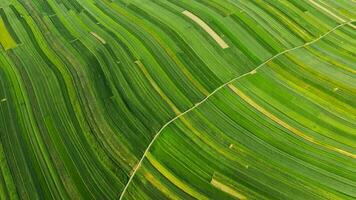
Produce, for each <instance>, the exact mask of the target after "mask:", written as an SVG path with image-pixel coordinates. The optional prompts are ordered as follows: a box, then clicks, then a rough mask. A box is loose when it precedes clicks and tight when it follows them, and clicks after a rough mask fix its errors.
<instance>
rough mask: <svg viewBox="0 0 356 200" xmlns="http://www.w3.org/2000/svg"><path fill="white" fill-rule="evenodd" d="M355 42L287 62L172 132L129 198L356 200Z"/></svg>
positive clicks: (228, 91)
mask: <svg viewBox="0 0 356 200" xmlns="http://www.w3.org/2000/svg"><path fill="white" fill-rule="evenodd" d="M354 34H355V31H354V30H353V29H352V28H351V27H350V26H343V27H340V28H339V29H337V30H335V31H334V32H332V33H330V34H328V35H327V36H325V37H323V38H322V39H320V40H319V41H318V42H315V43H313V44H311V45H310V46H306V47H304V48H300V49H297V50H294V51H291V52H288V53H286V54H285V55H281V56H279V57H277V58H275V59H273V60H272V61H271V62H268V63H267V64H266V65H265V66H264V67H261V68H260V69H258V70H257V72H256V73H254V74H251V75H248V76H245V77H243V78H241V79H239V80H237V81H235V82H234V83H232V84H229V85H228V87H224V88H223V89H221V90H219V91H218V92H217V93H215V94H214V95H213V96H211V97H210V98H209V99H208V100H207V101H206V102H205V103H203V104H201V105H200V106H199V107H196V108H195V109H194V110H192V111H190V112H189V113H187V114H186V115H184V116H181V117H180V118H179V119H177V120H176V121H175V122H173V123H172V124H170V125H168V126H167V127H166V128H165V129H164V130H163V131H162V133H161V134H160V137H159V138H158V139H157V140H156V142H155V143H154V144H153V145H152V147H151V148H150V149H149V152H148V153H147V154H146V156H145V157H146V158H145V160H144V161H143V164H142V166H141V168H140V169H138V172H137V175H136V177H134V179H133V181H132V182H131V185H129V187H128V189H127V191H126V195H125V196H124V197H123V199H165V198H169V199H195V198H198V199H209V198H210V199H328V198H330V199H354V198H355V197H356V193H355V187H356V176H355V168H354V166H355V164H356V160H355V158H356V143H355V141H356V135H355V133H354V130H355V127H356V121H355V115H356V110H355V101H354V100H353V99H355V98H356V96H355V88H356V87H355V85H354V84H355V82H356V75H355V71H354V70H353V69H352V67H353V65H348V64H346V62H347V61H349V62H350V63H351V62H352V61H353V60H354V58H353V57H352V56H350V55H351V54H353V52H355V48H354V46H353V45H348V40H349V38H350V37H353V36H354ZM351 42H352V41H351ZM344 44H346V45H344ZM335 49H338V51H336V50H335ZM316 52H317V53H316ZM343 58H345V59H343ZM346 80H347V83H346Z"/></svg>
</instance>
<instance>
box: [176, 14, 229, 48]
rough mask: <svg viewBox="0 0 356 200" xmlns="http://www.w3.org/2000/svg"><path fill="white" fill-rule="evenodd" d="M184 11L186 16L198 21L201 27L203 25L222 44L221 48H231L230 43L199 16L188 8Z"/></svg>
mask: <svg viewBox="0 0 356 200" xmlns="http://www.w3.org/2000/svg"><path fill="white" fill-rule="evenodd" d="M182 13H183V14H184V15H185V16H187V17H189V18H190V19H191V20H193V21H194V22H195V23H197V24H198V25H199V26H200V27H202V28H203V29H204V30H205V31H206V32H207V33H208V34H209V35H210V36H211V37H212V38H213V39H214V40H215V41H216V42H217V43H218V44H219V45H220V47H221V48H223V49H226V48H229V45H228V44H226V42H225V41H224V40H223V39H222V38H221V37H220V36H219V35H218V34H217V33H216V32H215V31H214V30H213V29H211V28H210V26H209V25H207V24H206V23H205V22H204V21H203V20H201V19H200V18H199V17H197V16H196V15H194V14H193V13H191V12H189V11H187V10H185V11H183V12H182Z"/></svg>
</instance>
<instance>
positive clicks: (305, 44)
mask: <svg viewBox="0 0 356 200" xmlns="http://www.w3.org/2000/svg"><path fill="white" fill-rule="evenodd" d="M352 22H354V20H352V21H347V22H344V23H341V24H339V25H337V26H335V27H334V28H332V29H331V30H329V31H328V32H326V33H324V34H323V35H321V36H319V37H318V38H316V39H314V40H312V41H310V42H306V43H304V44H302V45H299V46H296V47H293V48H290V49H287V50H284V51H281V52H279V53H278V54H276V55H274V56H272V57H271V58H269V59H267V60H266V61H264V62H263V63H261V64H260V65H258V66H257V67H256V68H254V69H253V70H251V71H249V72H247V73H244V74H242V75H240V76H237V77H235V78H233V79H231V80H229V81H228V82H225V83H224V84H222V85H220V86H219V87H217V88H216V89H215V90H214V91H212V92H211V93H210V94H209V95H207V96H206V97H205V98H204V99H202V100H201V101H199V102H198V103H196V104H194V106H192V107H191V108H189V109H188V110H186V111H184V112H182V113H181V114H179V115H177V116H175V117H174V118H172V119H171V120H169V121H168V122H167V123H165V124H164V125H163V126H162V127H161V128H160V129H159V131H158V132H157V133H156V135H155V136H154V137H153V139H152V140H151V142H150V143H149V144H148V146H147V148H146V150H145V151H144V153H143V155H142V157H141V159H140V160H139V162H138V163H137V164H136V165H135V166H136V167H135V169H134V171H133V172H132V174H131V176H130V178H129V180H128V182H127V183H126V185H125V187H124V189H123V190H122V192H121V194H120V197H119V200H122V198H123V196H124V195H125V192H126V190H127V188H128V186H129V185H130V183H131V182H132V180H133V178H134V176H135V175H136V172H137V171H138V169H139V168H140V166H141V164H142V162H143V160H144V159H145V157H146V155H147V153H148V152H149V150H150V149H151V146H152V145H153V143H154V142H155V141H156V140H157V138H158V137H159V136H160V135H161V133H162V132H163V130H164V129H165V128H166V127H167V126H168V125H170V124H171V123H172V122H174V121H175V120H176V119H178V118H180V117H181V116H183V115H185V114H187V113H188V112H190V111H192V110H194V109H195V108H196V107H198V106H199V105H200V104H202V103H204V102H205V101H207V100H208V99H209V98H210V97H211V96H212V95H214V94H215V93H217V92H218V91H219V90H221V89H222V88H224V87H225V86H227V85H228V84H230V83H232V82H234V81H236V80H238V79H240V78H243V77H245V76H247V75H251V74H255V73H256V72H257V70H258V69H259V68H261V67H262V66H264V65H265V64H267V63H268V62H270V61H271V60H273V59H275V58H277V57H279V56H281V55H284V54H286V53H288V52H290V51H294V50H296V49H300V48H303V47H306V46H308V45H311V44H313V43H315V42H317V41H319V40H320V39H322V38H324V37H325V36H327V35H329V34H330V33H332V32H334V31H335V30H337V29H338V28H340V27H342V26H345V25H348V24H351V23H352Z"/></svg>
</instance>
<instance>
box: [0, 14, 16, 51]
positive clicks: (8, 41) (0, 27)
mask: <svg viewBox="0 0 356 200" xmlns="http://www.w3.org/2000/svg"><path fill="white" fill-rule="evenodd" d="M0 43H1V45H2V46H3V48H4V49H5V50H9V49H12V48H15V47H16V45H17V44H16V42H15V40H14V39H13V38H12V37H11V35H10V33H9V31H8V30H7V28H6V26H5V22H4V20H3V19H2V18H0Z"/></svg>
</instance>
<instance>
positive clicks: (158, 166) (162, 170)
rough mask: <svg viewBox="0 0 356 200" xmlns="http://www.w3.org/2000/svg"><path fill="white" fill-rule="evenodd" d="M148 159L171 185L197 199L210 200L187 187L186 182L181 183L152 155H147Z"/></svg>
mask: <svg viewBox="0 0 356 200" xmlns="http://www.w3.org/2000/svg"><path fill="white" fill-rule="evenodd" d="M147 159H148V161H149V162H150V163H151V164H152V166H153V167H154V168H156V169H157V170H158V171H159V172H160V173H161V174H162V175H163V176H164V177H166V178H167V179H168V180H169V181H170V182H171V183H173V184H174V185H175V186H177V187H178V188H180V189H181V190H183V191H184V192H186V193H187V194H189V195H191V196H192V197H194V198H196V199H202V200H204V199H206V200H207V199H209V198H208V197H206V196H204V195H203V194H201V193H199V192H198V191H196V190H195V189H194V188H192V187H190V186H189V185H187V184H186V183H185V182H183V181H181V180H180V179H179V178H177V177H176V176H175V175H174V174H172V173H171V172H170V171H169V170H168V169H167V168H165V167H164V166H163V165H161V164H160V163H159V162H158V161H157V160H156V159H155V158H154V157H153V156H152V155H151V154H150V153H147Z"/></svg>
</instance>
